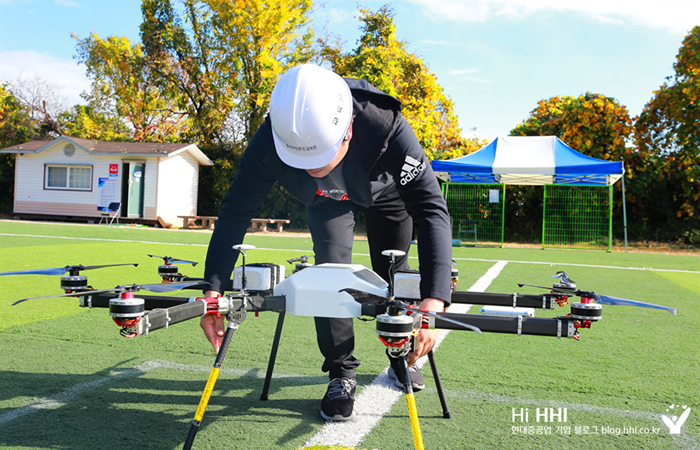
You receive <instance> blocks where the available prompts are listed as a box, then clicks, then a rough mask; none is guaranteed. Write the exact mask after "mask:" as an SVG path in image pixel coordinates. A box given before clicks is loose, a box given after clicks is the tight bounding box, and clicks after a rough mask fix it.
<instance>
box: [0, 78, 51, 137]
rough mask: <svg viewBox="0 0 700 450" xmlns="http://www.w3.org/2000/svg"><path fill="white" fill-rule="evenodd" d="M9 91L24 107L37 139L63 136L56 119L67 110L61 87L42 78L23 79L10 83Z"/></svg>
mask: <svg viewBox="0 0 700 450" xmlns="http://www.w3.org/2000/svg"><path fill="white" fill-rule="evenodd" d="M8 90H10V91H11V92H12V95H13V96H14V97H15V98H16V99H17V101H19V103H20V104H22V105H23V107H24V109H25V110H26V112H27V114H28V116H29V120H30V121H31V122H32V128H33V129H34V131H35V132H36V133H37V134H36V135H35V138H37V139H48V138H55V137H57V136H59V135H60V134H61V131H60V126H59V124H58V122H57V121H56V117H57V116H58V115H59V114H60V113H61V112H62V111H63V110H64V109H65V99H64V98H63V97H61V96H60V95H59V94H58V91H60V86H56V85H54V84H51V83H48V82H47V81H45V80H43V79H42V78H41V77H38V76H34V77H23V76H20V77H19V78H17V80H15V81H12V82H10V83H8Z"/></svg>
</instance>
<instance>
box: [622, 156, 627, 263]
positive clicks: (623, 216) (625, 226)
mask: <svg viewBox="0 0 700 450" xmlns="http://www.w3.org/2000/svg"><path fill="white" fill-rule="evenodd" d="M623 164H624V163H623ZM625 203H626V202H625V170H624V166H623V170H622V223H623V226H624V230H625V253H627V207H626V206H625Z"/></svg>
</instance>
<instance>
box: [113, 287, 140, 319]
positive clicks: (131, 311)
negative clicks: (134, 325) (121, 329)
mask: <svg viewBox="0 0 700 450" xmlns="http://www.w3.org/2000/svg"><path fill="white" fill-rule="evenodd" d="M145 304H146V302H145V301H144V300H143V299H142V298H136V297H134V293H133V292H122V293H121V295H120V296H119V297H117V298H113V299H111V300H110V301H109V315H110V316H112V318H113V319H114V321H115V322H117V321H119V322H126V321H129V320H135V319H137V318H139V317H141V316H143V314H144V311H145ZM119 322H117V323H118V324H119Z"/></svg>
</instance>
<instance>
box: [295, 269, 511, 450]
mask: <svg viewBox="0 0 700 450" xmlns="http://www.w3.org/2000/svg"><path fill="white" fill-rule="evenodd" d="M506 264H508V263H507V262H506V261H498V262H497V263H496V264H494V265H493V266H492V267H491V268H490V269H489V270H487V271H486V273H485V274H484V275H483V276H482V277H481V278H479V280H478V281H477V282H476V283H474V285H473V286H472V287H470V288H469V290H470V291H477V292H483V291H485V290H486V288H488V287H489V286H490V285H491V283H492V282H493V280H495V279H496V277H498V275H499V274H500V273H501V271H502V270H503V268H504V267H505V266H506ZM470 307H471V305H465V304H454V305H452V306H450V308H449V311H450V312H459V313H466V312H468V311H469V308H470ZM449 333H450V330H440V334H439V336H438V339H437V342H436V343H435V347H433V350H435V351H436V350H437V349H438V347H439V346H440V344H441V343H442V342H443V341H444V340H445V337H447V335H448V334H449ZM427 360H428V358H427V357H426V356H424V357H422V358H421V359H419V360H418V362H417V363H416V364H417V365H418V367H419V368H421V369H422V367H423V365H424V364H425V362H426V361H427ZM387 370H388V367H387V368H386V369H384V371H383V372H382V373H381V374H379V375H377V377H376V378H375V379H374V380H372V382H371V383H370V384H368V385H367V386H363V387H362V389H361V390H360V393H359V394H357V396H356V397H355V418H354V419H353V420H349V421H347V422H329V423H326V424H325V425H324V426H322V427H321V428H320V429H319V430H318V431H317V432H316V434H315V435H314V436H312V437H311V438H310V439H309V440H308V441H306V443H305V444H304V447H311V446H312V445H324V444H325V445H342V446H346V447H356V446H357V445H358V444H360V442H362V440H364V438H365V437H366V436H367V435H368V434H369V433H370V432H371V431H372V429H373V428H374V427H375V426H377V425H378V424H379V422H380V421H381V420H382V418H383V417H384V415H386V414H388V413H389V412H390V411H391V408H392V407H393V406H394V404H395V403H396V402H397V401H399V399H401V398H402V397H403V391H401V390H399V389H397V388H396V386H394V382H393V381H391V380H390V379H389V375H388V374H387Z"/></svg>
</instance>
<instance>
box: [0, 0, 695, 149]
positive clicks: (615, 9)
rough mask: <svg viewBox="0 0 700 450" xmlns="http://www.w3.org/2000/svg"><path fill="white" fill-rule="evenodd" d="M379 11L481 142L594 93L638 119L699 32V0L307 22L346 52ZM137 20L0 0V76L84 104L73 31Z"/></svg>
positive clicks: (489, 1)
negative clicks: (35, 81) (546, 103)
mask: <svg viewBox="0 0 700 450" xmlns="http://www.w3.org/2000/svg"><path fill="white" fill-rule="evenodd" d="M175 1H177V0H175ZM385 4H389V6H390V7H391V8H392V9H393V11H394V22H395V24H396V34H397V36H398V38H399V39H400V40H402V41H404V42H405V43H406V48H407V49H408V51H410V52H411V53H414V54H416V55H417V56H419V57H420V58H421V59H422V60H423V61H424V63H425V64H426V65H427V66H428V69H429V70H430V71H431V72H433V73H434V74H435V75H436V76H437V80H438V83H439V84H440V85H441V86H442V88H443V89H444V92H445V94H446V95H447V96H449V97H450V98H451V99H452V101H453V103H454V108H455V112H456V114H457V117H458V118H459V124H460V127H461V128H462V130H463V134H464V135H465V136H467V137H472V136H477V137H479V138H485V139H488V140H492V139H494V138H495V137H497V136H502V135H507V134H508V133H509V132H510V130H512V129H513V128H515V127H516V126H517V125H518V124H519V123H521V122H522V121H524V120H526V119H527V118H528V116H529V114H530V112H531V111H532V110H533V109H535V108H536V107H537V102H538V101H539V100H542V99H548V98H551V97H554V96H564V95H568V96H578V95H581V94H585V93H586V92H591V93H596V94H602V95H605V96H607V97H612V98H615V99H616V100H617V101H618V102H619V103H620V104H622V105H624V106H626V107H627V109H628V111H629V112H630V115H631V116H632V117H634V116H636V115H638V114H639V113H641V111H642V109H643V108H644V105H645V104H646V103H647V102H648V101H649V100H650V99H651V98H652V96H653V95H654V91H655V90H656V89H658V88H659V86H661V85H662V84H663V82H664V81H665V79H666V77H668V76H671V75H673V73H674V72H673V63H674V62H675V59H676V56H677V54H678V50H679V48H680V47H681V45H682V42H683V38H684V37H685V36H686V35H687V34H688V33H689V32H690V30H691V29H692V28H693V27H694V26H696V25H700V1H698V0H659V1H656V0H399V1H393V2H388V1H373V0H360V1H358V2H355V1H347V0H342V1H341V0H325V1H324V2H322V3H320V2H316V3H315V5H316V6H315V10H314V13H313V20H314V26H315V27H316V28H317V29H321V28H324V27H325V28H326V29H327V30H328V31H329V32H330V33H332V34H334V35H339V36H340V37H341V39H342V41H344V42H345V44H346V50H348V51H349V50H352V49H354V48H355V47H356V45H357V40H358V38H359V36H360V30H359V20H358V17H359V14H358V11H359V8H367V9H369V10H371V11H377V10H378V9H379V8H380V7H381V6H383V5H385ZM140 23H141V0H119V1H107V0H101V1H98V0H0V24H2V25H1V26H0V80H1V81H2V82H8V81H9V82H12V81H15V80H17V79H18V78H23V79H28V78H33V77H39V78H41V79H42V80H44V81H46V82H47V83H49V84H50V85H52V86H54V87H55V88H56V89H57V91H58V94H59V95H60V96H61V97H62V98H63V99H65V104H66V105H67V106H71V105H74V104H77V103H84V102H83V101H82V99H81V98H80V97H79V94H80V92H82V91H84V90H89V87H90V82H89V80H88V79H87V78H86V76H85V66H83V65H78V64H77V62H76V60H75V59H74V56H75V54H76V40H75V39H74V38H72V37H71V34H75V35H77V36H78V37H80V38H85V37H87V36H88V35H89V34H90V33H92V32H95V33H97V35H99V36H100V37H102V38H106V37H108V36H112V35H118V36H125V37H127V38H128V39H129V40H130V41H132V42H138V41H139V25H140Z"/></svg>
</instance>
